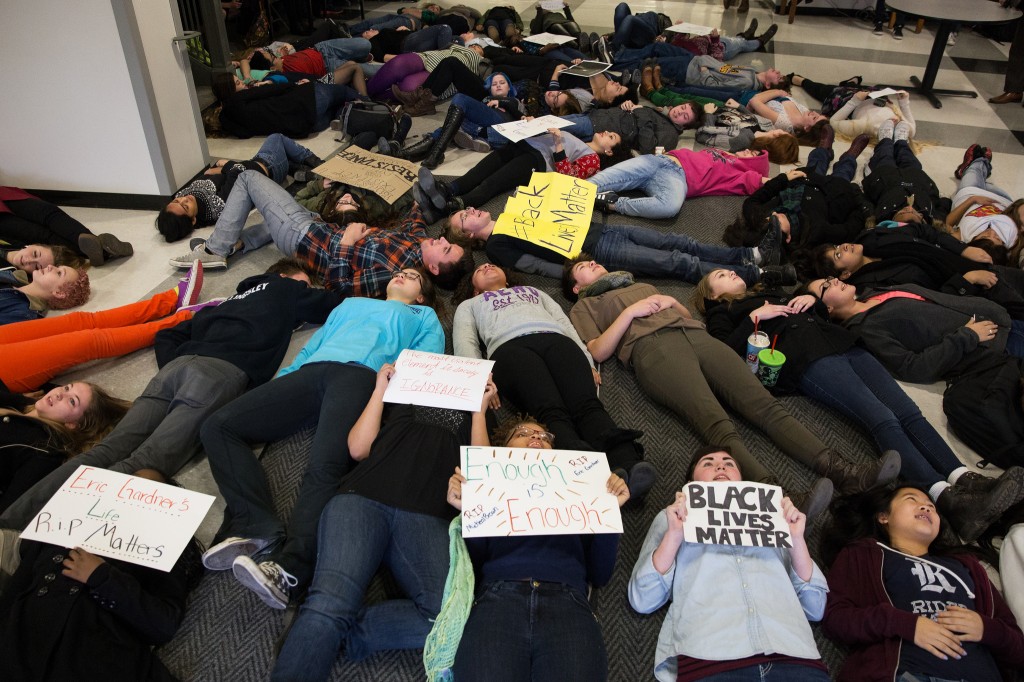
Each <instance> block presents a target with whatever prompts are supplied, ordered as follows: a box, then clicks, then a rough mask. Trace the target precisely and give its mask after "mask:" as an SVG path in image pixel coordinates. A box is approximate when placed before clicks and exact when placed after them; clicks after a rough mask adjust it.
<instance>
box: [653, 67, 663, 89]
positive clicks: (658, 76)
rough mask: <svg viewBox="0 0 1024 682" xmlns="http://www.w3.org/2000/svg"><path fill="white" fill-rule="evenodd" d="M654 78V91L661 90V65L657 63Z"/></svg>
mask: <svg viewBox="0 0 1024 682" xmlns="http://www.w3.org/2000/svg"><path fill="white" fill-rule="evenodd" d="M652 76H653V78H654V83H653V85H654V89H655V90H661V87H662V82H661V64H658V63H657V62H655V63H654V73H653V74H652Z"/></svg>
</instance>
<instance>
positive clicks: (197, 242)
mask: <svg viewBox="0 0 1024 682" xmlns="http://www.w3.org/2000/svg"><path fill="white" fill-rule="evenodd" d="M205 245H206V240H205V239H203V238H202V237H193V238H192V239H189V240H188V248H189V249H190V250H192V251H195V250H196V247H199V246H205Z"/></svg>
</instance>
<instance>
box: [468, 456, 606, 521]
mask: <svg viewBox="0 0 1024 682" xmlns="http://www.w3.org/2000/svg"><path fill="white" fill-rule="evenodd" d="M462 475H463V476H465V477H466V482H465V483H463V484H462V536H463V537H466V538H476V537H494V536H503V535H577V534H589V533H621V532H622V515H621V514H620V513H619V503H618V500H617V499H616V498H615V496H614V495H612V494H611V493H610V492H608V477H609V476H610V475H611V471H610V470H609V469H608V458H607V457H606V456H605V454H604V453H603V452H579V451H576V450H532V449H530V448H509V447H495V446H491V447H486V448H484V447H476V446H464V447H463V448H462Z"/></svg>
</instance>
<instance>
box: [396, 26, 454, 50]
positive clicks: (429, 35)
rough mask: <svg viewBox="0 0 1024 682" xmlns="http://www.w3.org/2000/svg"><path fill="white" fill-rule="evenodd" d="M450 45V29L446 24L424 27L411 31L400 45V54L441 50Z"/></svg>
mask: <svg viewBox="0 0 1024 682" xmlns="http://www.w3.org/2000/svg"><path fill="white" fill-rule="evenodd" d="M451 44H452V27H451V26H449V25H447V24H438V25H437V26H426V27H424V28H421V29H420V30H418V31H413V32H412V33H410V34H409V35H408V37H407V38H406V39H405V42H404V43H403V44H402V52H429V51H430V50H443V49H445V48H446V47H448V46H450V45H451Z"/></svg>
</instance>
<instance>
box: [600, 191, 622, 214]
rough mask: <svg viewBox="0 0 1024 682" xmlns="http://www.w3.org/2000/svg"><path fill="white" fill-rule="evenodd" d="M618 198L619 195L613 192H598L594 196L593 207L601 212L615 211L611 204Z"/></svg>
mask: <svg viewBox="0 0 1024 682" xmlns="http://www.w3.org/2000/svg"><path fill="white" fill-rule="evenodd" d="M618 200H619V195H618V194H616V193H615V192H598V193H597V196H596V197H595V198H594V208H596V209H597V210H598V211H600V212H601V213H615V209H614V208H613V206H614V205H615V202H616V201H618Z"/></svg>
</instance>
